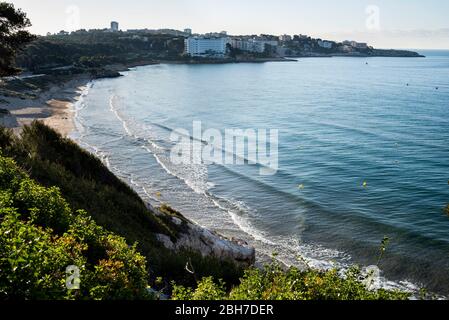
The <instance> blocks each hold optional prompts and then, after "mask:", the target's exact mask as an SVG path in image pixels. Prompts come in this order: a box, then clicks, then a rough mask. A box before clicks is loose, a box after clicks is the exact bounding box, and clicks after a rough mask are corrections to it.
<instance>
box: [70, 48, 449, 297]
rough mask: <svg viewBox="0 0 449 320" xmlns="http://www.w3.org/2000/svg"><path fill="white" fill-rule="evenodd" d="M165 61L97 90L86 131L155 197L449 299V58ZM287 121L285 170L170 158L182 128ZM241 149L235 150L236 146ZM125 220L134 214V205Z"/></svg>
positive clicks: (275, 245)
mask: <svg viewBox="0 0 449 320" xmlns="http://www.w3.org/2000/svg"><path fill="white" fill-rule="evenodd" d="M420 53H422V54H424V55H426V58H368V59H367V58H307V59H298V61H297V62H289V63H287V62H273V63H265V64H223V65H174V64H173V65H169V64H163V65H154V66H146V67H138V68H135V69H133V70H131V71H129V72H125V73H123V74H124V77H121V78H117V79H105V80H98V81H95V82H93V83H91V84H90V85H89V88H88V89H87V90H86V91H85V92H84V94H83V97H82V99H81V100H80V101H79V103H78V104H77V105H76V114H77V115H76V123H77V131H76V132H75V133H74V134H73V138H75V139H76V140H78V141H79V143H80V144H81V145H83V146H84V147H86V148H87V149H88V150H90V151H92V152H94V153H96V154H97V155H98V156H100V157H101V158H102V160H103V161H104V162H105V163H106V164H107V165H108V166H109V167H110V169H111V170H112V171H113V172H115V173H116V174H117V175H119V176H120V177H122V178H123V179H125V180H126V181H127V182H128V183H130V184H131V185H132V186H133V187H134V188H135V190H136V191H137V192H139V194H140V195H141V196H142V197H143V198H144V199H145V200H148V201H151V202H152V203H153V204H160V203H169V204H170V205H171V206H173V207H174V208H176V209H178V210H179V211H181V212H182V213H183V214H184V215H186V216H187V217H189V218H191V219H192V220H194V221H196V222H198V223H199V224H201V225H203V226H205V227H208V228H211V229H214V230H216V231H218V232H220V233H223V234H225V235H227V236H230V237H232V236H234V237H237V238H241V239H244V240H246V241H248V242H249V243H251V244H252V245H254V246H255V247H256V248H257V249H258V251H259V252H260V253H265V254H268V255H270V254H272V253H273V252H276V253H278V257H279V259H281V260H282V261H284V262H286V263H288V264H296V263H298V258H297V257H298V255H301V256H303V257H304V259H305V260H306V261H307V262H308V263H309V264H310V265H312V266H316V267H321V268H329V267H331V266H333V265H338V266H341V267H344V266H347V265H349V264H354V263H356V264H360V265H361V266H369V265H373V264H376V263H377V262H378V258H379V253H380V249H379V248H380V244H381V241H382V239H383V238H384V237H385V236H387V237H388V238H389V239H390V240H389V244H388V246H387V250H386V252H385V254H384V255H383V257H382V259H381V261H380V263H379V266H380V268H381V270H382V273H381V278H379V279H378V280H379V285H382V286H387V287H395V286H407V287H410V288H412V287H414V286H423V285H424V286H426V287H427V288H428V289H429V290H431V291H432V292H436V293H440V294H448V293H449V215H448V214H446V213H445V212H444V208H445V207H446V206H447V205H449V183H448V182H449V52H446V51H420ZM193 121H201V122H202V125H203V129H210V128H214V129H218V130H220V131H223V132H224V130H225V129H230V128H240V129H249V128H254V129H278V130H279V170H278V171H277V173H276V174H275V175H272V176H262V175H260V174H259V168H258V167H257V166H254V165H244V166H236V165H223V164H212V165H206V164H190V165H189V164H183V165H175V164H173V163H172V162H171V161H170V150H171V148H172V147H173V142H171V141H170V134H171V133H172V131H173V130H174V129H178V128H182V129H185V130H189V131H190V132H191V131H192V123H193ZM228 151H229V150H228ZM124 214H125V213H124Z"/></svg>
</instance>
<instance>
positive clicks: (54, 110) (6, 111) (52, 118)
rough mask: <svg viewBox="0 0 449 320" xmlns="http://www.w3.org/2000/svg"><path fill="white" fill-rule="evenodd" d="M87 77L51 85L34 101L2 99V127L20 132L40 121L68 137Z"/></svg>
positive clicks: (14, 98)
mask: <svg viewBox="0 0 449 320" xmlns="http://www.w3.org/2000/svg"><path fill="white" fill-rule="evenodd" d="M89 81H90V79H89V78H88V77H84V76H81V77H78V78H75V79H73V80H71V81H68V82H66V83H62V84H60V85H52V86H51V87H50V88H49V89H48V90H46V91H43V92H42V93H40V94H39V95H38V96H37V97H35V98H30V99H23V98H18V97H8V96H6V97H5V96H0V109H2V114H1V115H0V125H3V126H5V127H7V128H11V129H13V130H14V132H15V133H20V131H21V128H22V127H23V126H24V125H27V124H30V123H31V122H32V121H34V120H41V121H43V122H44V123H45V124H46V125H48V126H50V127H52V128H54V129H55V130H56V131H58V132H59V133H60V134H61V135H63V136H65V137H67V136H68V135H69V134H70V133H71V132H72V131H73V130H74V128H75V125H74V110H73V105H74V103H76V101H77V100H78V99H79V97H80V95H81V92H82V91H83V90H84V88H85V87H84V86H85V85H86V84H87V83H88V82H89Z"/></svg>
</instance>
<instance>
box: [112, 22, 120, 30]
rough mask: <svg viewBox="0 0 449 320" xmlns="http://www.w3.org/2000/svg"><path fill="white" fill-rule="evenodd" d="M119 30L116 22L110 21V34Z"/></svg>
mask: <svg viewBox="0 0 449 320" xmlns="http://www.w3.org/2000/svg"><path fill="white" fill-rule="evenodd" d="M118 28H119V24H118V22H117V21H112V22H111V31H112V32H117V31H118Z"/></svg>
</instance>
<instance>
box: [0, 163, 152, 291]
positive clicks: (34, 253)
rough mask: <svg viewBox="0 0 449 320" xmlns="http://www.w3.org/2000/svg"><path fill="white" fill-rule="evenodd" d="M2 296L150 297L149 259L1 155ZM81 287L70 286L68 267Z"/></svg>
mask: <svg viewBox="0 0 449 320" xmlns="http://www.w3.org/2000/svg"><path fill="white" fill-rule="evenodd" d="M0 185H1V190H0V299H136V298H138V299H147V298H150V296H149V294H148V293H147V290H146V288H147V283H148V276H147V271H146V268H145V264H146V262H145V258H144V257H143V256H142V255H140V254H139V253H138V252H137V250H136V246H135V245H134V246H131V247H130V246H128V245H127V244H126V242H125V239H123V238H122V237H119V236H117V235H114V234H113V233H110V232H107V231H106V230H104V229H103V228H102V227H100V226H98V225H97V224H96V223H95V222H93V221H92V219H91V218H90V217H89V216H88V215H87V213H86V212H84V211H81V210H79V211H73V210H72V209H71V208H70V206H69V205H68V203H67V202H66V201H65V200H64V198H63V197H62V195H61V193H60V191H59V189H58V188H55V187H53V188H45V187H42V186H40V185H39V184H37V183H36V182H35V181H33V180H32V179H30V178H29V176H28V175H27V174H26V173H25V172H24V171H23V170H22V169H20V168H19V167H18V166H17V165H16V164H15V162H14V161H13V160H11V159H9V158H5V157H3V156H0ZM70 265H74V266H77V267H78V268H79V269H80V271H81V273H80V280H81V284H82V285H81V290H72V291H71V290H67V288H66V283H65V280H66V274H65V270H66V267H67V266H70Z"/></svg>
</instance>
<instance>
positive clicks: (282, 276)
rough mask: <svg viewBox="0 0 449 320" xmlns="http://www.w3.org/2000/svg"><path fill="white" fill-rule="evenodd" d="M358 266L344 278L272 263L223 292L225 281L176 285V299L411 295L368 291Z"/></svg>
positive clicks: (400, 297) (395, 297) (396, 297)
mask: <svg viewBox="0 0 449 320" xmlns="http://www.w3.org/2000/svg"><path fill="white" fill-rule="evenodd" d="M362 280H363V276H362V274H361V272H360V270H359V269H358V268H356V267H352V268H351V269H349V270H348V271H347V272H346V273H345V275H344V276H341V275H340V274H339V273H338V272H337V270H330V271H317V270H311V269H308V270H304V271H301V270H299V269H297V268H290V269H289V270H287V271H284V270H283V269H282V268H281V267H280V265H279V264H278V263H275V262H273V263H272V264H271V265H267V266H266V267H265V268H264V269H263V270H260V269H255V268H253V269H249V270H247V271H246V272H245V275H244V276H243V278H242V279H241V280H240V284H239V285H237V286H235V287H234V288H233V289H232V290H231V291H229V292H228V293H226V292H225V291H224V284H223V283H222V282H220V281H219V282H218V283H216V282H214V281H213V280H212V278H204V279H203V280H202V281H200V282H199V283H198V286H197V288H196V289H195V290H193V289H191V288H186V287H183V286H177V285H176V284H174V290H173V299H176V300H197V299H202V300H204V299H206V300H207V299H211V300H225V299H229V300H404V299H407V298H408V297H409V294H407V293H404V292H399V291H387V290H383V289H379V290H372V291H371V290H368V289H367V288H366V286H365V284H364V283H363V281H362Z"/></svg>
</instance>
